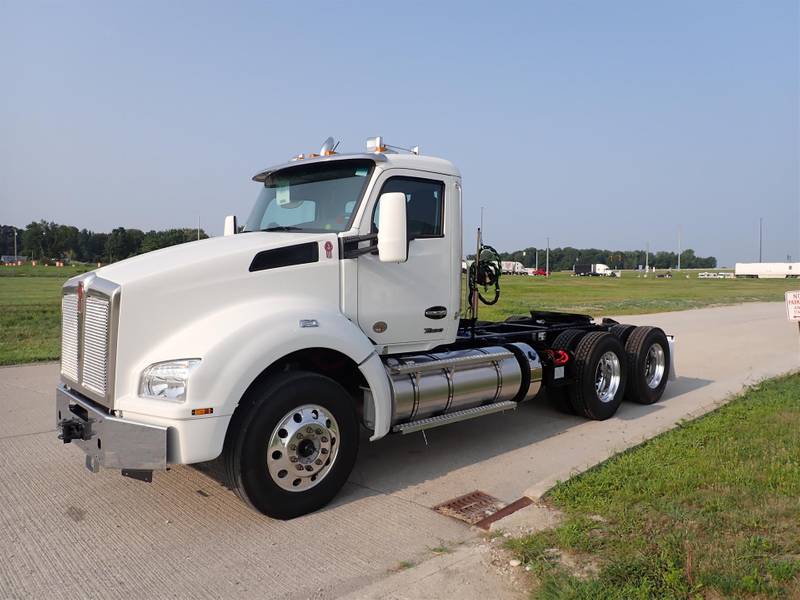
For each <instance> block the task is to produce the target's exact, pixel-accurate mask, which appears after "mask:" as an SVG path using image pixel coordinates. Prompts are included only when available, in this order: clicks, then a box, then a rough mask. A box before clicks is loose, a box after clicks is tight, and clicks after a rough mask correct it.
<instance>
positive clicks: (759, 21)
mask: <svg viewBox="0 0 800 600" xmlns="http://www.w3.org/2000/svg"><path fill="white" fill-rule="evenodd" d="M799 23H800V15H799V14H798V2H796V0H774V1H770V2H756V1H752V2H731V1H724V2H723V1H720V2H712V1H704V2H696V1H686V2H679V1H678V2H662V3H654V2H638V1H631V2H622V1H614V2H611V1H609V2H602V3H601V2H590V1H585V2H523V3H503V2H495V3H491V4H488V3H475V4H467V3H463V2H453V3H434V2H418V3H417V2H408V1H404V2H373V3H366V2H364V3H355V2H354V3H335V2H325V3H322V2H313V1H309V2H305V3H294V2H283V3H274V4H270V3H244V2H238V3H221V2H218V3H210V2H208V3H205V2H191V3H189V2H135V3H134V2H126V3H123V2H88V1H85V2H53V3H42V2H38V1H30V0H27V1H20V2H9V1H8V0H0V77H1V78H0V81H2V82H3V85H2V91H1V92H0V222H1V223H10V224H15V225H17V226H23V225H25V224H27V223H28V222H30V221H31V220H38V219H48V220H54V221H57V222H62V223H69V224H75V225H78V226H85V227H89V228H92V229H95V230H109V229H110V228H112V227H114V226H117V225H123V226H126V227H138V228H142V229H150V228H164V227H174V226H193V225H194V224H195V223H196V221H197V218H198V216H199V217H200V219H201V223H202V225H203V226H204V227H205V228H207V230H209V231H210V232H211V233H220V232H221V229H222V221H223V217H224V216H225V215H226V214H228V213H236V214H238V215H239V216H240V217H244V216H246V214H247V212H248V210H249V207H250V204H251V202H252V201H253V200H254V199H255V196H256V194H257V189H256V184H255V183H253V182H251V181H250V177H251V176H252V175H253V173H255V172H256V171H257V170H258V169H259V168H261V167H264V166H267V165H271V164H274V163H279V162H283V161H284V160H286V159H288V158H289V157H290V156H291V155H293V154H296V153H299V152H308V151H316V150H317V149H318V147H319V145H320V143H321V142H322V140H324V139H325V138H326V137H327V136H329V135H333V136H334V137H336V138H338V139H340V140H342V145H341V147H340V148H341V149H342V150H344V151H351V150H352V151H355V150H360V149H361V148H362V147H363V143H364V139H365V138H366V137H368V136H372V135H383V136H384V137H385V138H387V140H388V141H389V143H394V144H397V145H401V146H411V145H415V144H419V145H420V146H421V148H422V151H423V152H424V153H429V154H435V155H438V156H442V157H445V158H449V159H451V160H453V161H454V162H455V163H456V164H457V165H458V166H459V168H460V169H461V172H462V175H463V178H464V188H465V206H464V215H465V226H466V227H467V228H468V229H469V231H472V229H473V228H474V227H475V225H476V223H477V220H478V218H479V212H480V207H481V206H485V207H486V209H485V224H486V239H487V241H488V242H490V243H493V244H494V245H495V246H496V247H498V248H499V249H502V250H511V249H515V248H521V247H524V246H529V245H539V246H543V245H544V243H545V238H546V237H547V236H549V237H550V240H551V245H553V246H561V245H573V246H580V247H588V246H594V247H605V248H614V249H617V248H619V249H629V248H631V249H632V248H643V247H644V245H645V243H647V242H648V241H649V242H650V247H651V249H674V248H675V247H676V246H677V231H678V228H679V227H681V229H682V232H683V241H684V247H693V248H694V249H695V250H696V251H697V253H698V254H701V255H704V256H705V255H708V254H713V255H715V256H717V257H718V258H720V259H721V262H722V263H723V264H728V265H730V264H732V263H733V262H734V261H737V260H756V259H757V258H758V218H759V217H763V218H764V257H765V260H766V259H769V260H784V259H785V258H786V255H787V254H791V255H792V256H793V258H794V259H795V260H800V149H799V141H798V140H799V138H800V124H799V118H800V117H799V115H798V112H799V110H800V109H799V106H800V93H799V90H798V88H799V87H800V84H799V83H798V80H799V79H800V41H799V39H798V38H799V36H800V34H799V28H800V25H799ZM470 239H471V234H470Z"/></svg>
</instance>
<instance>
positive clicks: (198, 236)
mask: <svg viewBox="0 0 800 600" xmlns="http://www.w3.org/2000/svg"><path fill="white" fill-rule="evenodd" d="M197 241H198V242H199V241H200V215H197Z"/></svg>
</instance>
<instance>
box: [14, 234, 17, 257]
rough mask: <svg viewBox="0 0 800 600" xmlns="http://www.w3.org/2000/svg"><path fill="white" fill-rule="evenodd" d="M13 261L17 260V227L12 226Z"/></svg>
mask: <svg viewBox="0 0 800 600" xmlns="http://www.w3.org/2000/svg"><path fill="white" fill-rule="evenodd" d="M14 262H17V228H16V227H15V228H14Z"/></svg>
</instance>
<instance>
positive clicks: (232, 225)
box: [224, 215, 238, 235]
mask: <svg viewBox="0 0 800 600" xmlns="http://www.w3.org/2000/svg"><path fill="white" fill-rule="evenodd" d="M237 230H238V225H237V224H236V215H228V216H227V217H225V229H224V235H233V234H234V233H236V231H237Z"/></svg>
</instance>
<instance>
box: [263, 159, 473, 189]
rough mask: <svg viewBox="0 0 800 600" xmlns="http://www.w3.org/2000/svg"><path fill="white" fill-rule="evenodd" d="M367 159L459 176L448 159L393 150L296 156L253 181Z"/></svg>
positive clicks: (387, 165) (384, 165)
mask: <svg viewBox="0 0 800 600" xmlns="http://www.w3.org/2000/svg"><path fill="white" fill-rule="evenodd" d="M354 158H355V159H362V160H364V159H367V160H372V161H374V162H375V164H376V165H378V166H379V167H380V168H381V169H383V170H388V169H414V170H417V171H428V172H430V173H441V174H443V175H452V176H454V177H460V176H461V173H459V171H458V169H457V168H456V166H455V165H454V164H453V163H451V162H450V161H449V160H445V159H443V158H436V157H435V156H421V155H419V154H401V153H395V152H363V153H354V154H331V155H329V156H314V157H312V158H302V159H301V158H297V159H295V160H292V161H290V162H287V163H284V164H282V165H275V166H274V167H269V168H268V169H264V170H263V171H260V172H259V173H257V174H256V175H254V176H253V181H258V182H260V183H263V182H264V181H265V180H266V178H267V177H268V176H269V175H271V174H272V173H275V172H276V171H280V170H282V169H287V168H291V167H299V166H302V165H306V164H315V163H323V162H332V161H337V160H348V159H354Z"/></svg>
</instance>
